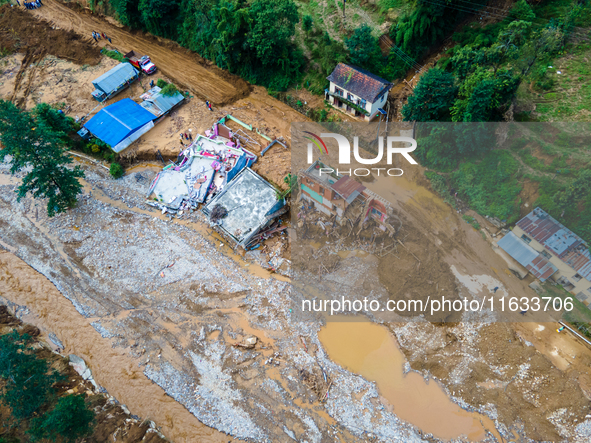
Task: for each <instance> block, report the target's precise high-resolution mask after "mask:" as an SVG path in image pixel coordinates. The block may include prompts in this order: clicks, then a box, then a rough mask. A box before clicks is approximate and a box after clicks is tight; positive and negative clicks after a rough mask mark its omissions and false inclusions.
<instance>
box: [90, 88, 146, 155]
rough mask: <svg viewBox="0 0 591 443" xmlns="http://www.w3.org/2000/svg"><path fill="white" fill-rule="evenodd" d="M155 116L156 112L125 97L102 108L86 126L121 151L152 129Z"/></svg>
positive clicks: (117, 150) (92, 132)
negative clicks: (149, 110)
mask: <svg viewBox="0 0 591 443" xmlns="http://www.w3.org/2000/svg"><path fill="white" fill-rule="evenodd" d="M155 118H156V117H155V116H154V114H152V113H151V112H148V111H146V110H145V109H144V108H142V107H141V106H140V105H138V104H137V103H136V102H134V101H133V100H131V99H130V98H125V99H123V100H120V101H118V102H116V103H113V104H112V105H109V106H106V107H105V108H103V109H101V110H100V111H99V112H97V114H96V115H95V116H94V117H92V118H91V119H90V120H89V121H88V122H87V123H86V124H85V125H84V128H85V129H87V130H88V131H89V132H90V133H91V134H92V135H94V136H95V137H96V138H98V139H99V140H102V141H103V142H105V143H106V144H108V145H109V146H111V149H113V151H115V152H117V153H119V152H121V151H123V150H124V149H125V148H127V147H128V146H129V145H130V144H131V143H133V142H134V141H135V140H137V139H138V138H140V137H141V136H142V135H143V134H145V133H146V132H148V131H149V130H150V129H152V128H153V127H154V119H155Z"/></svg>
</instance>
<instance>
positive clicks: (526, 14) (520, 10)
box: [510, 0, 536, 22]
mask: <svg viewBox="0 0 591 443" xmlns="http://www.w3.org/2000/svg"><path fill="white" fill-rule="evenodd" d="M510 16H511V17H514V18H516V19H518V20H525V21H528V22H531V21H532V20H534V19H535V18H536V14H535V12H534V11H533V9H532V8H531V6H530V5H529V3H527V1H526V0H519V1H518V2H516V3H515V5H514V6H513V7H512V8H511V12H510Z"/></svg>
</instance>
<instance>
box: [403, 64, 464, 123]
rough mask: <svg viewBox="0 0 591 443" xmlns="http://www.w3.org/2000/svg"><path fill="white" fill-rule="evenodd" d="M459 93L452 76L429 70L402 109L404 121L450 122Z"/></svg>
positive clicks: (438, 70) (436, 70)
mask: <svg viewBox="0 0 591 443" xmlns="http://www.w3.org/2000/svg"><path fill="white" fill-rule="evenodd" d="M457 93H458V88H457V86H456V85H455V79H454V76H453V75H452V74H450V73H449V72H445V71H442V70H441V69H429V70H428V71H427V72H426V73H425V74H423V75H422V77H421V79H420V80H419V83H418V84H417V86H416V87H415V89H414V94H413V95H411V96H410V97H409V98H408V103H407V104H406V105H405V106H404V107H403V108H402V116H403V118H404V121H419V122H429V121H449V118H450V108H451V106H452V105H453V103H454V100H455V99H456V96H457Z"/></svg>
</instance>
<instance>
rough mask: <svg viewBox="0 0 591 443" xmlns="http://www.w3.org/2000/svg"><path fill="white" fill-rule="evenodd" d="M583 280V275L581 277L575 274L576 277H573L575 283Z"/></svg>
mask: <svg viewBox="0 0 591 443" xmlns="http://www.w3.org/2000/svg"><path fill="white" fill-rule="evenodd" d="M582 278H583V276H582V275H579V274H575V275H573V280H574V281H581V279H582Z"/></svg>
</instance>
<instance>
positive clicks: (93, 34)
mask: <svg viewBox="0 0 591 443" xmlns="http://www.w3.org/2000/svg"><path fill="white" fill-rule="evenodd" d="M92 38H93V39H94V42H95V43H98V40H97V39H96V32H94V31H92Z"/></svg>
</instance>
